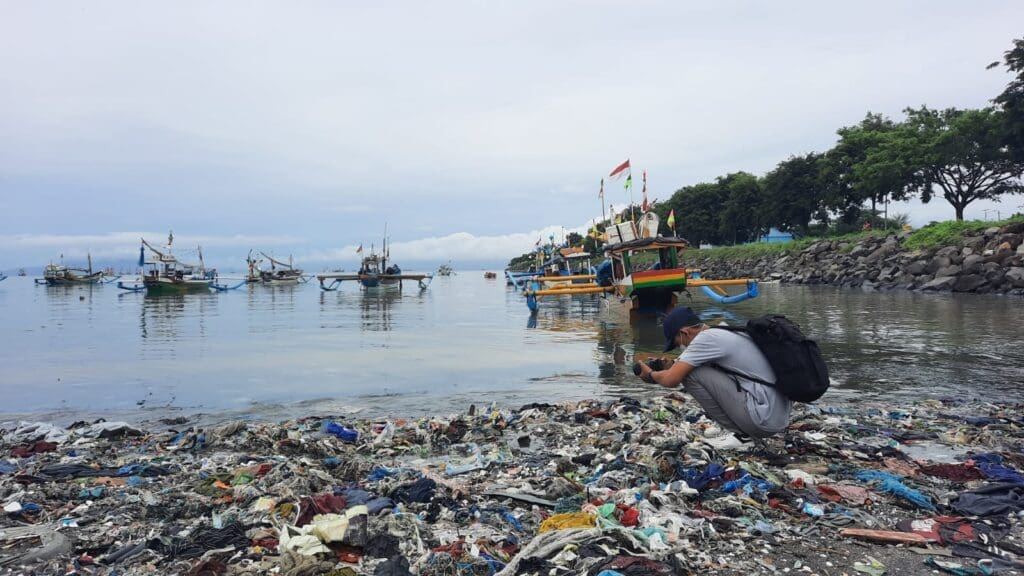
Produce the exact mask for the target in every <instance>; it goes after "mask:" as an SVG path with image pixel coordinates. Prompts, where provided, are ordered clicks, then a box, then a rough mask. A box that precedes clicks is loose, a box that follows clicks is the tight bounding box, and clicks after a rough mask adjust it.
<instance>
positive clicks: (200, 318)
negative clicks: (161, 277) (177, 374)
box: [139, 293, 218, 350]
mask: <svg viewBox="0 0 1024 576" xmlns="http://www.w3.org/2000/svg"><path fill="white" fill-rule="evenodd" d="M217 302H218V295H217V294H212V293H211V294H169V295H161V296H150V295H148V294H147V295H145V296H143V298H142V305H141V306H140V308H139V310H140V312H139V329H140V332H141V335H142V338H143V340H144V341H149V342H151V343H155V344H171V346H165V347H162V348H161V349H169V350H170V349H173V348H174V346H173V344H174V343H176V342H178V341H179V340H183V339H185V338H186V337H197V338H199V339H200V340H201V339H203V338H205V337H206V336H207V323H208V322H210V321H212V319H213V318H214V317H215V316H216V315H217Z"/></svg>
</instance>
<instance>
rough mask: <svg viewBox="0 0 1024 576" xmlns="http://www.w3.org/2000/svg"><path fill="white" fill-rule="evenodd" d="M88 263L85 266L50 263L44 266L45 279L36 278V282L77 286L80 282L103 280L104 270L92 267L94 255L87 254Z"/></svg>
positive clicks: (87, 282)
mask: <svg viewBox="0 0 1024 576" xmlns="http://www.w3.org/2000/svg"><path fill="white" fill-rule="evenodd" d="M86 258H87V260H88V265H87V266H86V267H85V268H73V267H70V266H65V265H64V264H54V263H52V262H51V263H49V264H47V265H46V267H45V268H43V279H42V281H40V280H39V279H36V284H46V285H47V286H75V285H78V284H99V283H100V282H102V281H103V271H102V270H97V271H95V272H94V271H93V269H92V255H91V254H87V255H86Z"/></svg>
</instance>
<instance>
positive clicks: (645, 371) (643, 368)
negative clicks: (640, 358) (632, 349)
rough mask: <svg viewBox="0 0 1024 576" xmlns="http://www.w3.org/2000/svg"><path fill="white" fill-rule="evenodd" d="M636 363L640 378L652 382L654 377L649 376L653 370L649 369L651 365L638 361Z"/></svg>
mask: <svg viewBox="0 0 1024 576" xmlns="http://www.w3.org/2000/svg"><path fill="white" fill-rule="evenodd" d="M637 364H638V365H639V366H640V379H641V380H643V381H644V382H647V383H648V384H654V383H655V382H654V377H653V376H651V374H653V373H654V370H651V367H650V366H648V365H647V362H638V363H637Z"/></svg>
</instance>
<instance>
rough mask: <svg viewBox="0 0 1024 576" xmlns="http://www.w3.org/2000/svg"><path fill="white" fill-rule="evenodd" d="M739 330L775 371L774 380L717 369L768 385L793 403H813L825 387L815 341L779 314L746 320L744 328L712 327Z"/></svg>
mask: <svg viewBox="0 0 1024 576" xmlns="http://www.w3.org/2000/svg"><path fill="white" fill-rule="evenodd" d="M713 328H717V329H720V330H729V331H731V332H743V333H746V334H749V335H750V338H751V340H753V341H754V344H756V345H757V347H758V348H759V349H760V350H761V353H762V354H764V357H765V358H766V359H767V360H768V363H769V364H771V367H772V371H774V372H775V383H774V384H772V383H771V382H765V381H764V380H761V379H760V378H753V377H751V376H748V375H746V374H740V373H738V372H735V371H733V370H729V369H728V368H724V367H722V366H718V368H719V369H720V370H723V371H725V372H728V373H730V374H733V375H735V376H742V377H743V378H747V379H749V380H753V381H754V382H759V383H761V384H764V385H767V386H772V387H774V388H776V389H777V390H778V391H779V392H781V393H782V395H783V396H785V397H786V398H789V399H790V400H793V401H796V402H814V401H815V400H817V399H818V398H821V396H822V395H823V394H824V393H825V391H826V390H828V384H829V380H828V366H826V365H825V359H824V358H822V356H821V350H819V349H818V344H817V343H816V342H815V341H814V340H811V339H810V338H808V337H806V336H804V334H803V332H801V331H800V327H799V326H797V325H796V324H795V323H793V322H792V321H791V320H789V319H788V318H786V317H785V316H782V315H780V314H768V315H765V316H761V317H759V318H754V319H752V320H748V321H747V325H746V327H743V328H741V327H734V326H713Z"/></svg>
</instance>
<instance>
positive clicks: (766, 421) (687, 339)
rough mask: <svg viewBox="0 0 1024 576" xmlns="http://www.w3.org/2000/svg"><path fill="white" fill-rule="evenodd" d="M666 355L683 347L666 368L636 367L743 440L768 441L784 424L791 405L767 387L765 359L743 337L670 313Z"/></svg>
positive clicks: (686, 313)
mask: <svg viewBox="0 0 1024 576" xmlns="http://www.w3.org/2000/svg"><path fill="white" fill-rule="evenodd" d="M663 326H664V329H665V352H670V351H672V350H674V349H675V348H677V347H679V346H683V347H685V350H683V353H682V354H680V355H679V359H678V360H677V361H675V362H673V363H672V365H671V366H669V367H668V368H667V369H665V370H660V371H657V372H655V371H652V370H651V368H650V367H649V366H647V365H646V364H644V363H643V362H641V363H640V370H641V374H640V377H641V378H642V379H643V380H644V381H647V382H652V383H653V382H657V383H658V384H661V385H662V386H665V387H666V388H675V387H677V386H679V385H680V384H682V385H683V390H684V391H686V393H687V394H689V395H690V396H693V398H694V399H695V400H697V402H698V403H699V404H700V405H701V407H702V408H703V409H704V412H705V413H706V414H707V416H708V417H709V418H711V419H712V420H714V421H716V422H718V423H719V424H720V425H722V427H724V428H726V429H728V430H730V431H732V432H734V433H736V434H737V435H738V436H739V437H740V438H741V439H742V438H743V437H744V436H749V437H754V438H767V437H769V436H773V435H775V434H778V433H780V432H782V431H784V430H785V429H786V427H787V426H788V425H789V415H790V411H791V410H792V408H793V402H792V401H791V400H789V399H788V398H786V397H785V396H783V395H782V394H781V393H780V392H779V391H778V390H776V389H775V388H774V387H772V386H768V385H765V384H761V383H759V382H755V381H754V380H751V379H750V378H747V377H745V376H749V377H752V378H755V379H759V380H763V381H765V382H775V373H774V372H773V371H772V367H771V365H770V364H768V360H767V359H766V358H765V357H764V354H762V353H761V350H760V349H758V347H757V345H755V344H754V342H753V340H751V339H750V337H749V336H748V335H746V334H744V333H741V332H730V331H727V330H715V329H713V328H708V326H706V325H705V324H704V322H703V321H701V319H700V317H699V316H697V314H695V313H694V312H693V310H692V309H691V308H689V307H688V306H680V307H677V308H675V309H674V310H672V312H670V313H669V314H668V315H667V316H665V319H664V321H663Z"/></svg>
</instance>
